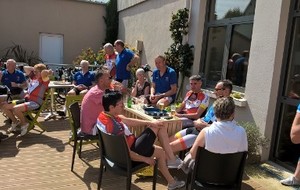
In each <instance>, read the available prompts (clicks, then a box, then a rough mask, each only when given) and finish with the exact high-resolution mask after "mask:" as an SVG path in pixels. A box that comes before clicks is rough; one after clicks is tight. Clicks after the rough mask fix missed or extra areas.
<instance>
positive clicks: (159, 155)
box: [152, 145, 185, 189]
mask: <svg viewBox="0 0 300 190" xmlns="http://www.w3.org/2000/svg"><path fill="white" fill-rule="evenodd" d="M152 157H155V158H156V159H157V162H158V168H159V170H160V172H161V173H162V175H163V176H164V177H165V179H166V180H167V182H168V189H169V188H170V189H176V188H180V187H183V186H184V185H185V182H184V181H177V180H175V179H174V178H173V177H172V175H171V174H170V172H169V169H168V167H167V165H166V154H165V152H164V150H163V149H162V148H161V147H159V146H155V145H154V153H153V155H152Z"/></svg>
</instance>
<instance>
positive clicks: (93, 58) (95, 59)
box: [73, 48, 105, 65]
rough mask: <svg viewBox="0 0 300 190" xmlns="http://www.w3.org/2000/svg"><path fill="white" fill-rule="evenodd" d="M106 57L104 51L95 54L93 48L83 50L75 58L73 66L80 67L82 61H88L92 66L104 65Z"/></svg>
mask: <svg viewBox="0 0 300 190" xmlns="http://www.w3.org/2000/svg"><path fill="white" fill-rule="evenodd" d="M104 55H105V53H104V50H99V51H98V52H97V53H95V52H94V50H93V49H92V48H87V49H83V50H82V52H81V53H80V55H78V56H77V57H76V58H75V60H74V61H73V64H74V65H80V62H81V60H87V61H88V62H89V63H90V65H94V63H97V64H98V65H103V64H104V62H105V60H104Z"/></svg>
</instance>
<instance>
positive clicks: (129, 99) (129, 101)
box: [127, 96, 132, 108]
mask: <svg viewBox="0 0 300 190" xmlns="http://www.w3.org/2000/svg"><path fill="white" fill-rule="evenodd" d="M131 105H132V99H131V97H130V96H128V98H127V107H128V108H131Z"/></svg>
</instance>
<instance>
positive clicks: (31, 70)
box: [23, 66, 34, 76]
mask: <svg viewBox="0 0 300 190" xmlns="http://www.w3.org/2000/svg"><path fill="white" fill-rule="evenodd" d="M23 68H24V71H25V74H26V75H27V76H28V75H29V74H30V73H31V72H33V70H34V69H33V67H31V66H24V67H23Z"/></svg>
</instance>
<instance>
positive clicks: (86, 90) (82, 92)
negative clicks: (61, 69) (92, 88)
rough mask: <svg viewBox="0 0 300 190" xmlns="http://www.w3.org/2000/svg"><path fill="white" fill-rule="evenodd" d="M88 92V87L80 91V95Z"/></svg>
mask: <svg viewBox="0 0 300 190" xmlns="http://www.w3.org/2000/svg"><path fill="white" fill-rule="evenodd" d="M87 92H88V89H85V90H82V91H80V93H79V94H80V95H85V94H86V93H87Z"/></svg>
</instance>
